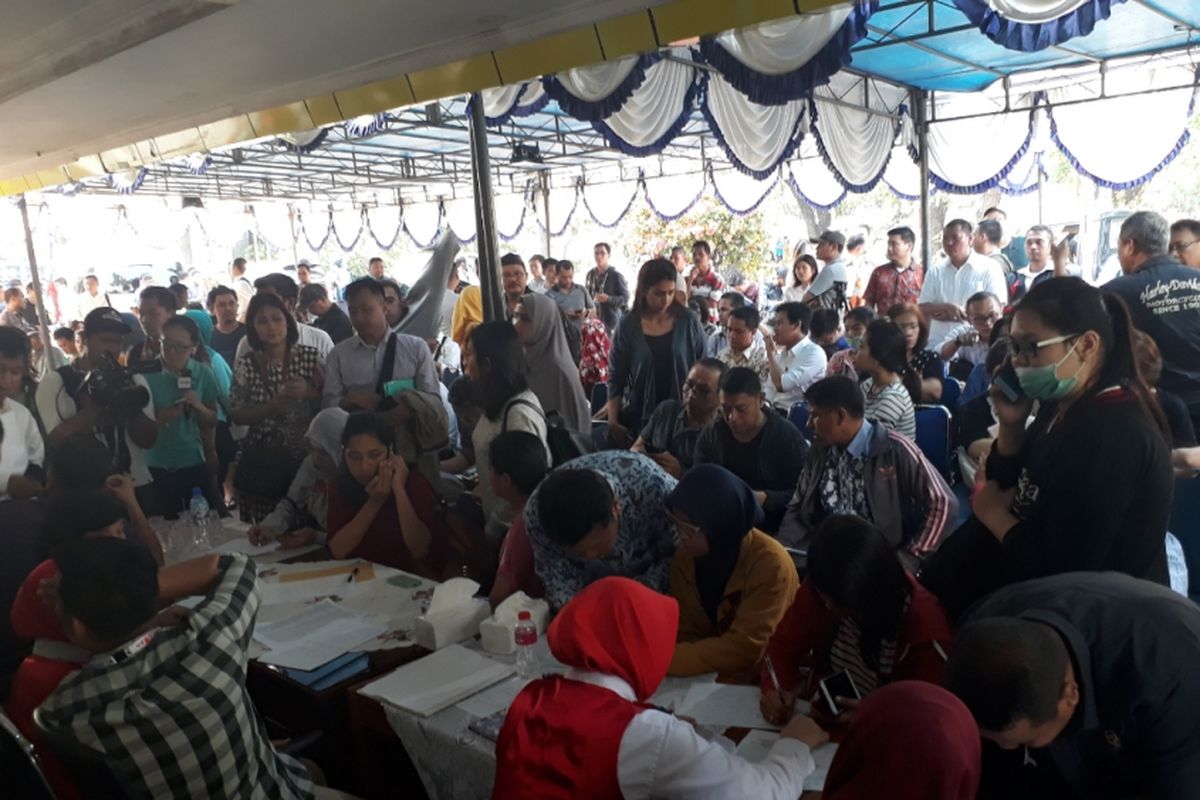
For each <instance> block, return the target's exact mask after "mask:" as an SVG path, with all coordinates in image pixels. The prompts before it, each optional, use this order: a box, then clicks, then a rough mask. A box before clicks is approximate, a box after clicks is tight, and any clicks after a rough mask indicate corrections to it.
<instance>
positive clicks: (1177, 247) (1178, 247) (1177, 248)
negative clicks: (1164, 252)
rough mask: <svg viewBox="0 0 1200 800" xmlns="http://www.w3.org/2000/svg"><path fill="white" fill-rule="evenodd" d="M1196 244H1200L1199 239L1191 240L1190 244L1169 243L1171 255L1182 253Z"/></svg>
mask: <svg viewBox="0 0 1200 800" xmlns="http://www.w3.org/2000/svg"><path fill="white" fill-rule="evenodd" d="M1196 242H1200V239H1192V240H1191V241H1190V242H1171V248H1170V250H1171V252H1172V253H1182V252H1183V251H1184V250H1187V249H1188V248H1189V247H1191V246H1192V245H1194V244H1195V243H1196Z"/></svg>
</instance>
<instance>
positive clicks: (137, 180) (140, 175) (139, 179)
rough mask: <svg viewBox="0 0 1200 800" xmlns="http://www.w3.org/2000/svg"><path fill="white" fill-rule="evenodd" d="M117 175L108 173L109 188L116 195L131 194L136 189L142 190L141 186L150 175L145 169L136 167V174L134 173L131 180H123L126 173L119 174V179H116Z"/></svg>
mask: <svg viewBox="0 0 1200 800" xmlns="http://www.w3.org/2000/svg"><path fill="white" fill-rule="evenodd" d="M117 174H118V173H109V175H108V185H109V187H110V188H112V189H115V190H116V191H117V194H133V193H134V192H136V191H137V190H138V189H140V188H142V184H143V183H145V182H146V176H147V175H149V174H150V170H148V169H146V168H145V167H138V168H137V172H136V173H134V176H133V179H132V180H125V178H124V175H127V174H128V171H127V172H125V173H121V175H122V177H120V178H118V177H117Z"/></svg>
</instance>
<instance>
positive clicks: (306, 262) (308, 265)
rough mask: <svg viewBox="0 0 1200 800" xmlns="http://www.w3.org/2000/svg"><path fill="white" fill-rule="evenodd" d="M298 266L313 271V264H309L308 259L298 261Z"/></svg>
mask: <svg viewBox="0 0 1200 800" xmlns="http://www.w3.org/2000/svg"><path fill="white" fill-rule="evenodd" d="M296 266H297V267H308V268H309V269H311V268H312V264H310V263H308V259H307V258H302V259H300V260H299V261H297V262H296Z"/></svg>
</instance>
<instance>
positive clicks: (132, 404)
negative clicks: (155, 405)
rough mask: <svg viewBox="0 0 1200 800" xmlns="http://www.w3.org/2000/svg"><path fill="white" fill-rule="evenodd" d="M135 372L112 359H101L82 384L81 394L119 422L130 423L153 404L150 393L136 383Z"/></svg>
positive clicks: (109, 357) (102, 357)
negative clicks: (150, 403)
mask: <svg viewBox="0 0 1200 800" xmlns="http://www.w3.org/2000/svg"><path fill="white" fill-rule="evenodd" d="M133 375H134V373H133V371H132V370H129V369H126V368H125V367H123V366H121V365H120V364H119V363H118V362H117V359H116V358H114V357H113V356H111V355H107V354H106V355H104V356H101V358H100V359H99V362H98V364H97V365H96V366H95V367H93V368H92V369H91V370H89V371H88V373H87V375H85V376H84V378H83V382H82V383H80V384H79V394H80V395H81V396H84V397H87V398H88V399H89V400H90V401H91V402H92V403H95V404H96V405H97V406H99V407H100V408H103V409H105V410H107V411H108V412H109V413H110V414H111V415H112V416H113V417H114V418H116V419H129V418H130V417H132V416H134V415H135V414H138V413H139V412H140V411H141V410H142V409H143V408H144V407H145V406H146V404H147V403H149V402H150V392H149V391H148V390H147V389H146V387H145V386H139V385H138V384H137V383H136V382H135V381H134V379H133Z"/></svg>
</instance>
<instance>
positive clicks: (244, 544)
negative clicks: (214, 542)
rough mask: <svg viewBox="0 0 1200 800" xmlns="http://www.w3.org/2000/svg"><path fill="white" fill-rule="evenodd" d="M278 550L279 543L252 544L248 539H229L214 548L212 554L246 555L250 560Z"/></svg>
mask: <svg viewBox="0 0 1200 800" xmlns="http://www.w3.org/2000/svg"><path fill="white" fill-rule="evenodd" d="M278 549H279V542H267V543H266V544H254V543H253V542H251V541H250V540H249V539H242V538H238V539H230V540H229V541H228V542H226V543H225V544H223V545H221V546H220V547H217V548H214V549H213V552H214V553H221V554H223V555H233V554H234V553H241V554H243V555H247V556H250V557H251V558H253V557H254V556H265V555H266V554H267V553H274V552H275V551H276V550H278Z"/></svg>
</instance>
